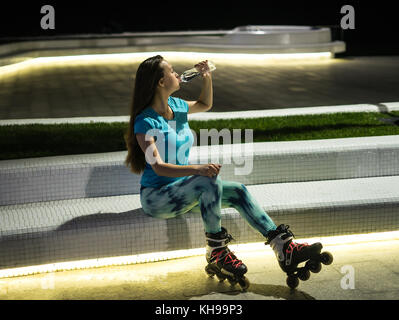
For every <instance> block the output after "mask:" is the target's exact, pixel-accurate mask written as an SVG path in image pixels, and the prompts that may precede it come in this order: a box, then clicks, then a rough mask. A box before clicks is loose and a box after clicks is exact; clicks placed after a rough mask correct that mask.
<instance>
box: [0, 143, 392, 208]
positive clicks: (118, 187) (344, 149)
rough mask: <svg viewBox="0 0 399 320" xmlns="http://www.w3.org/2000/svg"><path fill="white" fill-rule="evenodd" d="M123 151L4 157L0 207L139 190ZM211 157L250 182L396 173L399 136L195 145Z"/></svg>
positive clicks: (233, 176)
mask: <svg viewBox="0 0 399 320" xmlns="http://www.w3.org/2000/svg"><path fill="white" fill-rule="evenodd" d="M246 142H248V141H246ZM125 156H126V152H124V151H123V152H111V153H102V154H85V155H74V156H58V157H46V158H34V159H20V160H5V161H0V181H1V182H0V206H1V205H3V206H4V205H13V204H22V203H33V202H41V201H53V200H65V199H79V198H91V197H108V196H117V195H128V194H138V193H139V188H140V178H141V176H139V175H135V174H132V173H131V172H130V171H129V170H128V169H127V168H126V167H125V165H124V164H123V161H124V159H125ZM209 162H217V163H221V164H222V165H223V167H222V169H221V171H220V176H221V178H222V179H224V180H233V181H237V182H241V183H244V184H246V185H254V184H271V183H286V182H304V181H320V180H333V179H354V178H365V177H383V176H394V175H399V140H398V138H397V136H395V135H394V136H377V137H367V138H346V139H329V140H308V141H290V142H260V143H253V144H250V143H242V144H225V145H220V146H218V145H213V146H194V147H193V148H192V149H191V153H190V159H189V163H190V164H198V163H209ZM0 208H1V207H0ZM0 210H1V209H0Z"/></svg>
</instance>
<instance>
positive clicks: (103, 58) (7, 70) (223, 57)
mask: <svg viewBox="0 0 399 320" xmlns="http://www.w3.org/2000/svg"><path fill="white" fill-rule="evenodd" d="M157 54H160V55H162V56H163V57H164V58H165V59H170V60H173V59H179V60H182V59H186V60H188V61H191V62H192V61H197V60H204V59H213V60H215V63H239V64H240V65H242V64H254V63H260V62H266V61H269V62H278V61H284V62H289V61H297V60H298V59H299V60H304V61H306V60H309V61H318V60H326V59H327V60H329V59H330V58H331V57H332V53H331V52H317V53H282V54H255V53H253V54H252V53H248V54H243V53H214V52H180V51H152V52H133V53H112V54H90V55H75V56H59V57H39V58H32V59H28V60H25V61H22V62H19V63H14V64H11V65H6V66H3V67H0V76H4V75H9V74H13V73H15V72H18V71H22V70H25V69H29V68H35V67H41V66H45V65H46V66H55V65H61V64H65V63H68V64H69V65H73V64H85V65H87V64H88V63H95V64H98V63H129V62H130V63H131V62H133V60H134V59H138V62H139V61H141V60H144V59H146V58H148V57H151V56H154V55H157Z"/></svg>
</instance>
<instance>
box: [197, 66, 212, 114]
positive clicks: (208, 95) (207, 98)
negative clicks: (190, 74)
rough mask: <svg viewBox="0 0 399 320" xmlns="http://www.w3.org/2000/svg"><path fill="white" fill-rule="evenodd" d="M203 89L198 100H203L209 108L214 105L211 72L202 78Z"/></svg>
mask: <svg viewBox="0 0 399 320" xmlns="http://www.w3.org/2000/svg"><path fill="white" fill-rule="evenodd" d="M202 79H203V80H202V81H203V82H202V90H201V93H200V96H199V98H198V101H200V102H202V103H203V104H204V105H206V106H208V107H209V109H210V108H212V105H213V88H212V76H211V73H210V72H209V73H207V74H206V75H204V76H203V78H202Z"/></svg>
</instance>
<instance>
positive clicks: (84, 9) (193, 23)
mask: <svg viewBox="0 0 399 320" xmlns="http://www.w3.org/2000/svg"><path fill="white" fill-rule="evenodd" d="M46 4H49V5H52V6H53V7H54V9H55V27H56V28H55V30H42V29H41V28H40V20H41V17H42V16H43V14H41V13H40V8H41V6H43V5H46ZM345 4H349V5H352V6H353V7H354V9H355V30H344V31H342V29H340V28H333V39H334V40H340V39H343V40H344V41H345V42H346V43H347V51H348V52H350V53H353V54H399V41H398V39H399V26H398V25H399V22H398V21H399V19H398V18H397V16H398V15H399V11H398V10H396V8H395V2H394V1H385V0H384V1H378V2H377V1H373V2H371V1H367V2H366V1H364V0H362V1H360V0H358V1H353V0H352V1H341V0H340V1H327V0H324V1H304V0H302V1H238V2H234V1H163V2H154V1H145V0H144V1H52V0H47V1H29V2H22V3H20V2H17V1H14V2H8V3H3V4H1V5H0V10H1V15H0V18H1V21H0V41H1V43H5V42H10V41H18V40H25V39H24V38H25V37H35V38H37V37H46V38H47V37H50V38H52V37H56V36H67V35H68V36H72V35H76V34H110V33H123V32H143V31H188V30H228V29H233V28H235V27H237V26H243V25H257V24H259V25H310V26H334V25H335V26H337V27H338V26H339V24H340V20H341V18H342V16H343V14H341V13H340V9H341V7H342V6H343V5H345Z"/></svg>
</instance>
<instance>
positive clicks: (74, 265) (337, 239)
mask: <svg viewBox="0 0 399 320" xmlns="http://www.w3.org/2000/svg"><path fill="white" fill-rule="evenodd" d="M387 240H399V231H391V232H379V233H368V234H353V235H345V236H333V237H318V238H308V239H296V241H298V242H300V243H302V242H308V243H314V242H317V241H319V242H321V243H322V244H323V245H324V246H329V245H350V244H353V243H367V242H370V241H373V242H374V241H387ZM229 248H230V249H231V250H233V251H234V252H236V253H240V252H251V251H252V252H259V251H269V253H270V254H272V255H273V252H272V251H271V249H270V248H269V247H268V246H265V245H264V243H263V242H257V243H255V242H254V243H248V244H236V245H234V244H231V245H229ZM204 254H205V248H196V249H189V250H175V251H168V252H153V253H148V254H140V255H130V256H120V257H111V258H98V259H88V260H78V261H68V262H56V263H51V264H43V265H36V266H27V267H22V268H10V269H3V270H0V279H2V278H11V277H18V276H25V275H32V274H38V273H49V272H57V271H69V270H77V269H89V268H101V267H109V266H120V265H130V264H137V263H148V262H155V261H164V260H170V259H177V258H184V257H190V256H197V255H204Z"/></svg>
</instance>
